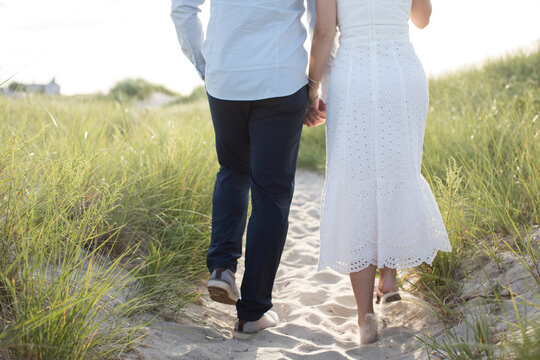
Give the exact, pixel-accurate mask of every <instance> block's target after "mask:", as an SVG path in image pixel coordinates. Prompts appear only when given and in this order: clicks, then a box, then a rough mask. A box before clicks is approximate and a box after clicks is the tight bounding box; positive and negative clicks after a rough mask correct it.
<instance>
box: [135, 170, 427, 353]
mask: <svg viewBox="0 0 540 360" xmlns="http://www.w3.org/2000/svg"><path fill="white" fill-rule="evenodd" d="M323 183H324V179H323V178H322V177H321V176H320V175H317V174H314V173H311V172H306V171H299V172H298V174H297V180H296V191H295V196H294V200H293V204H292V207H291V215H290V229H289V235H288V239H287V244H286V247H285V250H284V253H283V257H282V261H281V266H280V269H279V272H278V275H277V279H276V282H275V286H274V310H275V311H276V312H277V313H278V314H279V315H280V318H281V324H280V325H279V326H278V327H276V328H273V329H268V330H266V331H264V332H262V333H260V334H258V335H256V336H254V337H252V338H251V339H249V340H236V339H234V338H232V327H233V324H234V321H235V316H236V314H235V308H234V307H232V306H227V305H222V304H218V303H215V302H213V301H211V300H210V299H208V298H207V297H206V296H205V297H204V298H203V299H202V303H201V304H198V305H191V306H189V307H188V308H187V309H186V315H187V319H184V320H181V322H174V321H164V320H161V321H155V322H154V323H153V325H152V326H151V327H150V328H149V329H148V331H149V336H148V337H147V338H146V339H145V341H144V342H145V343H146V345H145V346H144V347H142V348H139V349H137V351H136V352H137V354H131V355H134V358H137V359H264V360H266V359H300V358H309V359H326V360H328V359H421V358H427V355H426V354H425V351H422V349H420V346H421V344H420V343H419V341H418V340H416V338H415V335H416V334H419V333H420V332H421V331H425V330H426V328H427V325H428V324H435V319H434V317H433V316H431V315H430V313H429V311H427V310H425V309H424V308H423V306H421V305H420V301H419V300H418V299H415V298H413V297H412V296H407V297H406V299H405V300H404V301H401V302H397V303H395V304H393V305H392V307H389V308H388V309H387V312H386V318H387V319H388V321H387V324H388V325H387V326H384V327H383V326H382V323H381V327H382V331H381V333H380V334H381V338H380V340H379V342H377V343H375V344H372V345H368V346H363V347H361V348H360V347H358V336H359V335H358V329H357V324H356V308H355V301H354V297H353V295H352V290H351V288H350V283H349V279H348V277H347V276H344V275H341V274H338V273H335V272H333V271H331V270H326V271H323V272H320V273H317V272H316V266H317V257H318V242H319V237H318V228H319V210H320V195H321V191H322V187H323ZM242 272H243V266H242V264H240V269H239V274H238V281H240V279H241V276H242ZM376 312H378V313H379V314H380V309H379V306H378V305H376ZM380 316H381V315H380ZM381 317H382V316H381ZM130 357H131V356H130Z"/></svg>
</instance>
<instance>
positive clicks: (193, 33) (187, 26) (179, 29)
mask: <svg viewBox="0 0 540 360" xmlns="http://www.w3.org/2000/svg"><path fill="white" fill-rule="evenodd" d="M204 1H205V0H172V7H171V18H172V20H173V22H174V26H175V27H176V35H177V36H178V42H179V43H180V47H181V48H182V52H183V53H184V55H186V57H187V58H188V59H189V61H191V62H192V63H193V65H195V68H196V69H197V72H198V73H199V75H200V76H201V79H203V80H204V68H205V66H206V61H205V60H204V57H203V55H202V51H201V47H202V44H203V42H204V30H203V28H202V24H201V20H200V19H199V16H198V14H199V12H201V9H200V6H201V5H202V4H203V3H204Z"/></svg>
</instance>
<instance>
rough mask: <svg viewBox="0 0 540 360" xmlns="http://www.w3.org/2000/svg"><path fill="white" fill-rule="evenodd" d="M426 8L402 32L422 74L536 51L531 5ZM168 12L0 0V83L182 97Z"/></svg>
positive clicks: (135, 0) (157, 6)
mask: <svg viewBox="0 0 540 360" xmlns="http://www.w3.org/2000/svg"><path fill="white" fill-rule="evenodd" d="M209 1H210V0H206V4H205V5H204V7H203V14H202V18H203V23H206V22H207V21H208V16H209V14H208V3H209ZM214 1H219V0H214ZM246 1H247V0H246ZM432 4H433V15H432V18H431V22H430V25H429V26H428V27H427V28H425V29H423V30H418V29H415V28H413V27H411V41H412V43H413V45H414V46H415V49H416V52H417V54H418V56H419V58H420V59H421V61H422V63H423V64H424V67H425V69H426V71H427V73H428V74H429V75H431V76H436V75H438V74H441V73H444V72H447V71H451V70H453V69H456V68H460V67H463V66H467V65H469V64H480V63H481V62H482V61H483V60H484V59H486V58H488V57H494V56H499V55H501V54H505V53H508V52H510V51H514V50H516V49H531V48H532V47H533V46H535V44H538V45H540V20H539V19H540V0H432ZM170 6H171V2H170V0H92V1H88V0H46V1H44V0H0V84H1V83H3V82H5V81H6V80H8V79H11V80H9V81H12V80H15V81H19V82H25V83H31V82H37V83H47V82H49V81H50V80H51V78H53V77H55V78H56V81H57V83H58V84H59V85H60V86H61V91H62V93H63V94H68V95H69V94H76V93H93V92H98V91H100V92H107V91H108V90H109V89H110V88H111V87H112V86H113V85H114V84H115V83H116V82H117V81H120V80H122V79H125V78H138V77H141V78H144V79H146V80H148V81H151V82H154V83H157V84H162V85H165V86H167V87H168V88H170V89H172V90H175V91H178V92H180V93H183V94H187V93H189V92H190V91H191V90H192V89H193V88H194V87H196V86H198V85H202V82H201V81H200V80H199V77H198V75H197V73H196V72H195V70H194V68H193V67H192V65H191V63H190V62H189V61H188V60H187V59H186V58H185V57H184V56H183V55H182V53H181V50H180V46H179V45H178V40H177V37H176V32H175V29H174V25H173V23H172V20H171V18H170Z"/></svg>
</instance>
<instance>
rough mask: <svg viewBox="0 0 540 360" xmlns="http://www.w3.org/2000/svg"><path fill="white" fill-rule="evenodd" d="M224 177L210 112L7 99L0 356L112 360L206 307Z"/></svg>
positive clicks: (3, 112) (2, 120)
mask: <svg viewBox="0 0 540 360" xmlns="http://www.w3.org/2000/svg"><path fill="white" fill-rule="evenodd" d="M215 171H216V161H215V155H214V150H213V142H212V129H211V126H210V121H209V118H208V115H207V111H206V107H205V104H204V103H197V104H187V105H183V106H181V107H174V106H173V107H168V108H165V109H163V110H160V111H151V110H147V109H136V108H132V107H130V105H129V104H127V103H121V102H116V101H113V100H112V99H110V98H107V97H103V96H95V97H94V96H83V97H47V96H29V97H23V98H14V97H3V96H2V97H0V250H1V251H0V295H1V301H0V321H1V322H2V326H3V331H2V333H1V335H0V354H3V356H4V357H6V358H13V359H83V358H84V359H89V358H95V359H106V358H113V357H116V356H118V354H119V353H121V352H124V351H128V350H129V347H130V346H131V344H132V343H133V342H135V341H136V340H137V339H138V338H139V337H140V336H141V334H140V331H139V330H140V328H141V326H142V325H143V324H142V323H139V322H136V321H133V322H132V321H131V320H129V319H131V316H132V315H133V314H137V313H138V312H140V311H143V310H150V309H158V308H159V309H169V310H177V309H179V308H180V307H182V306H183V305H184V304H185V303H186V302H189V301H191V300H193V299H194V298H196V297H197V296H198V292H197V291H196V290H194V287H193V286H194V285H196V282H197V281H198V280H199V279H200V278H201V275H202V274H203V273H204V272H205V271H206V270H205V265H204V264H205V256H204V255H205V252H206V248H207V246H208V241H209V230H210V217H209V213H210V204H211V190H212V183H213V177H214V173H215Z"/></svg>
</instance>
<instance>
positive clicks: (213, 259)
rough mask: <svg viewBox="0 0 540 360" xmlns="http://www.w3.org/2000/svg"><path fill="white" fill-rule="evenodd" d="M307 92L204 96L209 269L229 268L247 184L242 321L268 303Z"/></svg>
mask: <svg viewBox="0 0 540 360" xmlns="http://www.w3.org/2000/svg"><path fill="white" fill-rule="evenodd" d="M307 97H308V95H307V87H302V88H301V89H300V90H298V91H297V92H296V93H294V94H292V95H289V96H284V97H277V98H270V99H263V100H253V101H229V100H220V99H216V98H214V97H212V96H210V95H208V101H209V104H210V112H211V115H212V121H213V123H214V130H215V135H216V151H217V157H218V161H219V164H220V169H219V172H218V174H217V177H216V184H215V187H214V196H213V208H212V238H211V243H210V247H209V249H208V256H207V265H208V269H209V270H210V272H212V271H213V270H214V269H216V268H219V267H223V268H226V269H231V270H232V271H234V272H236V267H237V261H238V258H239V257H240V256H242V236H243V234H244V230H245V227H246V220H247V212H248V201H249V191H250V190H251V207H252V211H251V216H250V218H249V224H248V229H247V236H246V253H245V272H244V278H243V281H242V286H241V289H240V290H241V299H240V300H239V301H238V302H237V304H236V308H237V311H238V318H239V319H241V320H246V321H255V320H258V319H259V318H261V316H262V315H263V314H264V313H265V312H266V311H268V310H269V309H270V308H271V307H272V288H273V285H274V279H275V277H276V272H277V269H278V265H279V262H280V259H281V253H282V251H283V247H284V245H285V238H286V236H287V230H288V217H289V208H290V205H291V200H292V196H293V191H294V174H295V171H296V159H297V157H298V148H299V145H300V135H301V133H302V125H303V120H304V117H305V113H306V104H307Z"/></svg>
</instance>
